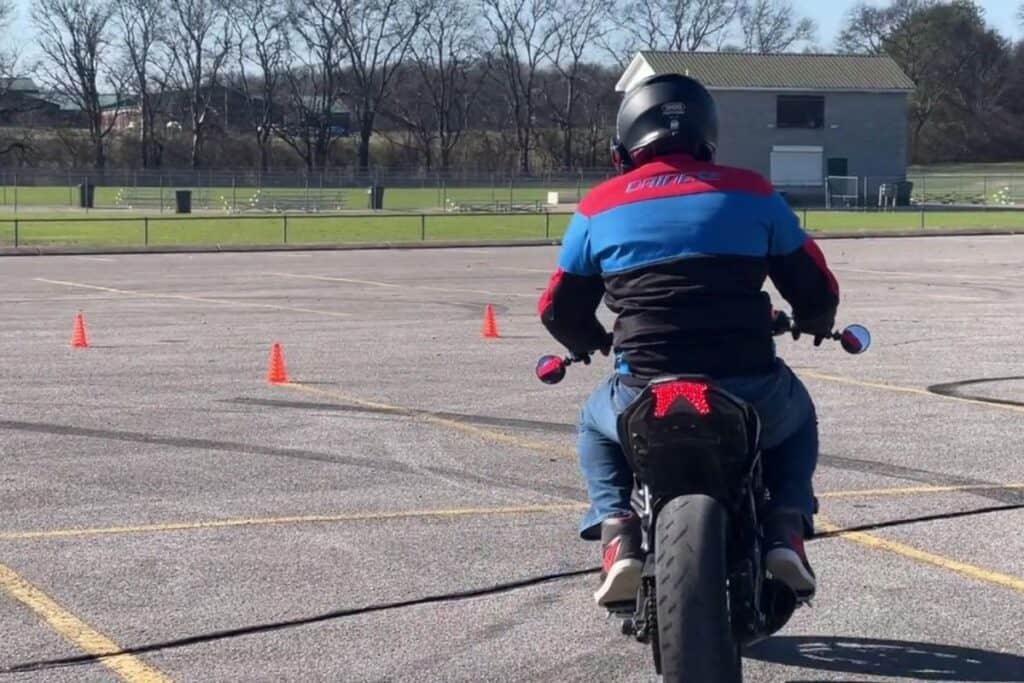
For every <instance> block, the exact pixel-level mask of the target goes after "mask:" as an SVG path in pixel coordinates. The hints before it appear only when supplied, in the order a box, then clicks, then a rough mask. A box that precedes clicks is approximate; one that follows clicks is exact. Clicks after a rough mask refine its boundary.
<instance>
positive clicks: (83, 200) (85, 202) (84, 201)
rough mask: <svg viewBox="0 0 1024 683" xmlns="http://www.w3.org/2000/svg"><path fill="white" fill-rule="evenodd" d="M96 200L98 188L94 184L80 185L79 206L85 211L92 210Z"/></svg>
mask: <svg viewBox="0 0 1024 683" xmlns="http://www.w3.org/2000/svg"><path fill="white" fill-rule="evenodd" d="M95 199H96V186H95V185H93V184H92V183H88V182H86V183H79V184H78V206H79V207H81V208H83V209H91V208H92V207H93V202H94V200H95Z"/></svg>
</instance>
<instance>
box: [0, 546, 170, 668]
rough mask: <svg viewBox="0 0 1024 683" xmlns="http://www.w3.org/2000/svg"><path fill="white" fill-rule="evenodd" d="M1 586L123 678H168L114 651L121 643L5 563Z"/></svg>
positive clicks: (141, 662)
mask: <svg viewBox="0 0 1024 683" xmlns="http://www.w3.org/2000/svg"><path fill="white" fill-rule="evenodd" d="M0 588H3V590H4V592H5V593H7V595H9V596H10V597H11V598H13V599H14V600H17V601H18V602H20V603H21V604H22V605H24V606H25V607H27V608H29V609H30V610H32V611H33V612H34V613H35V614H36V615H37V616H39V617H41V618H42V619H43V620H44V621H45V622H46V623H47V624H49V625H50V628H52V629H53V630H54V631H56V632H57V633H59V634H60V635H61V636H62V637H64V639H66V640H67V641H68V642H70V643H71V644H73V645H74V646H75V647H77V648H78V649H80V650H82V651H83V652H85V653H86V654H89V655H93V656H95V657H99V658H100V659H99V660H98V661H99V663H100V664H102V665H103V666H105V667H107V668H108V669H110V670H111V671H113V672H114V673H115V674H117V675H118V676H119V677H120V678H121V679H122V680H125V681H131V682H132V683H163V682H165V681H167V682H169V681H170V680H171V679H170V678H168V677H167V676H166V675H164V674H163V673H161V672H160V671H158V670H156V669H154V668H153V667H151V666H149V665H148V664H146V663H144V662H143V661H142V660H140V659H139V658H138V657H134V656H132V655H128V654H117V653H120V652H122V648H121V646H120V645H118V644H117V643H115V642H114V641H112V640H111V639H110V638H108V637H106V636H105V635H103V634H102V633H100V632H99V631H97V630H96V629H94V628H93V627H92V626H89V624H87V623H85V622H84V621H82V620H81V619H79V618H78V617H76V616H75V615H74V614H72V613H71V612H69V611H67V610H66V609H64V608H63V607H61V606H60V605H59V604H57V602H56V601H55V600H54V599H53V598H51V597H50V596H48V595H47V594H46V593H44V592H43V591H41V590H39V589H38V588H36V587H35V586H34V585H32V584H31V583H29V582H28V581H26V580H25V579H23V578H22V577H21V576H19V575H18V574H17V573H16V572H15V571H14V570H13V569H11V568H10V567H8V566H6V565H4V564H0Z"/></svg>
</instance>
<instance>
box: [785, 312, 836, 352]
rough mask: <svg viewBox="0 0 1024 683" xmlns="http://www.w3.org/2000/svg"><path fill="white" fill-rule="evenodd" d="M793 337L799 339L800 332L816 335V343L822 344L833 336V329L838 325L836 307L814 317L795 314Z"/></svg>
mask: <svg viewBox="0 0 1024 683" xmlns="http://www.w3.org/2000/svg"><path fill="white" fill-rule="evenodd" d="M793 317H794V320H793V339H799V338H800V334H801V333H804V334H810V335H813V336H814V345H815V346H821V341H822V340H823V339H827V338H829V337H831V336H832V329H833V328H834V327H835V325H836V312H835V309H832V310H830V311H827V312H825V313H822V314H821V315H819V316H815V317H814V318H801V317H799V316H796V315H795V314H794V316H793Z"/></svg>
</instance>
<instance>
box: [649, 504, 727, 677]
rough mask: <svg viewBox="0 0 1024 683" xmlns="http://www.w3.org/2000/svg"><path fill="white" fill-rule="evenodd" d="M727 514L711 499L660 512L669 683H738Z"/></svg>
mask: <svg viewBox="0 0 1024 683" xmlns="http://www.w3.org/2000/svg"><path fill="white" fill-rule="evenodd" d="M727 527H728V515H727V514H726V511H725V509H724V508H723V507H722V506H721V505H720V504H719V503H718V502H717V501H715V500H714V499H713V498H709V497H707V496H680V497H678V498H673V499H672V500H670V501H669V502H668V503H666V504H665V506H664V507H663V508H662V509H661V512H659V513H658V523H657V528H656V530H655V534H656V535H655V548H656V550H655V563H656V565H655V572H656V580H657V589H656V590H657V598H658V638H657V639H656V642H657V644H658V646H659V647H660V649H661V672H662V676H663V680H665V681H666V683H679V682H686V683H691V682H692V683H739V681H741V680H742V673H741V664H740V652H739V646H738V644H737V643H736V640H735V639H734V638H733V635H732V626H731V624H730V619H729V597H728V583H727V579H728V568H727V566H726V548H725V545H726V531H727Z"/></svg>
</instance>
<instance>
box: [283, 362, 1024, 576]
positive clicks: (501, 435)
mask: <svg viewBox="0 0 1024 683" xmlns="http://www.w3.org/2000/svg"><path fill="white" fill-rule="evenodd" d="M804 374H807V373H804ZM818 377H819V378H822V379H836V380H840V381H847V382H849V383H853V384H858V385H861V384H863V385H865V386H869V387H876V386H877V388H883V389H888V388H895V389H896V390H904V391H907V392H909V393H914V394H923V395H925V396H932V397H938V398H950V399H953V400H962V401H968V402H971V403H980V404H982V405H988V406H990V407H997V408H1013V407H1014V406H999V405H995V404H987V403H985V402H983V401H971V400H970V399H956V398H954V397H945V396H941V395H938V394H932V393H930V392H928V391H925V390H923V389H913V388H911V387H893V385H885V384H882V385H874V384H872V383H865V382H860V381H859V380H847V379H846V378H842V377H840V378H835V377H833V376H830V375H818ZM278 386H280V387H284V388H287V389H292V390H297V391H304V392H307V393H311V394H318V395H320V396H326V397H328V398H333V399H334V400H336V401H343V402H348V403H353V404H355V405H362V406H367V407H371V408H375V409H377V410H383V411H387V412H391V413H393V414H396V415H404V416H406V417H410V418H416V419H420V420H422V421H424V422H428V423H431V424H437V425H442V426H447V427H450V428H453V429H457V430H459V431H462V432H465V433H469V434H473V435H474V436H478V437H480V438H483V439H487V440H491V441H497V442H499V443H508V444H510V445H514V446H519V447H521V448H526V449H528V450H533V451H538V452H542V453H546V454H555V455H563V456H564V455H565V453H566V452H567V450H568V449H560V448H557V447H555V446H551V445H550V444H547V443H543V442H537V441H530V440H525V439H519V438H518V437H515V436H512V435H510V434H507V433H505V432H499V431H495V430H492V429H484V428H482V427H476V426H474V425H469V424H466V423H464V422H460V421H458V420H453V419H450V418H440V417H437V416H436V415H434V414H432V413H429V412H427V411H422V410H417V409H415V408H403V407H401V406H393V405H389V404H386V403H380V402H377V401H367V400H364V399H361V398H358V397H355V396H349V395H347V394H343V393H340V392H334V391H327V390H324V389H318V388H315V387H310V386H306V385H304V384H298V383H295V382H290V383H288V384H280V385H278ZM1017 410H1018V411H1019V412H1024V409H1020V408H1018V409H1017ZM569 452H570V453H571V451H569ZM820 526H821V529H822V530H824V531H828V532H830V533H833V534H835V535H837V536H840V537H841V538H844V539H846V540H848V541H851V542H853V543H857V544H859V545H862V546H865V547H868V548H872V549H874V550H882V551H886V552H890V553H893V554H896V555H899V556H901V557H904V558H907V559H910V560H914V561H916V562H919V563H922V564H928V565H931V566H934V567H939V568H942V569H945V570H948V571H951V572H953V573H956V574H959V575H960V576H964V577H968V578H971V579H975V580H978V581H983V582H986V583H990V584H994V585H997V586H1003V587H1007V588H1011V589H1013V590H1016V591H1017V592H1020V593H1024V579H1020V578H1017V577H1014V576H1009V575H1007V574H1001V573H999V572H994V571H990V570H988V569H985V568H983V567H977V566H974V565H970V564H966V563H964V562H959V561H957V560H954V559H952V558H947V557H943V556H941V555H937V554H935V553H929V552H926V551H924V550H919V549H918V548H914V547H913V546H909V545H905V544H903V543H897V542H895V541H888V540H886V539H883V538H880V537H878V536H874V535H872V534H869V533H865V532H862V531H847V532H844V531H843V529H842V527H839V526H837V525H835V524H834V523H832V522H830V521H828V520H827V519H822V520H821V525H820Z"/></svg>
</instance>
